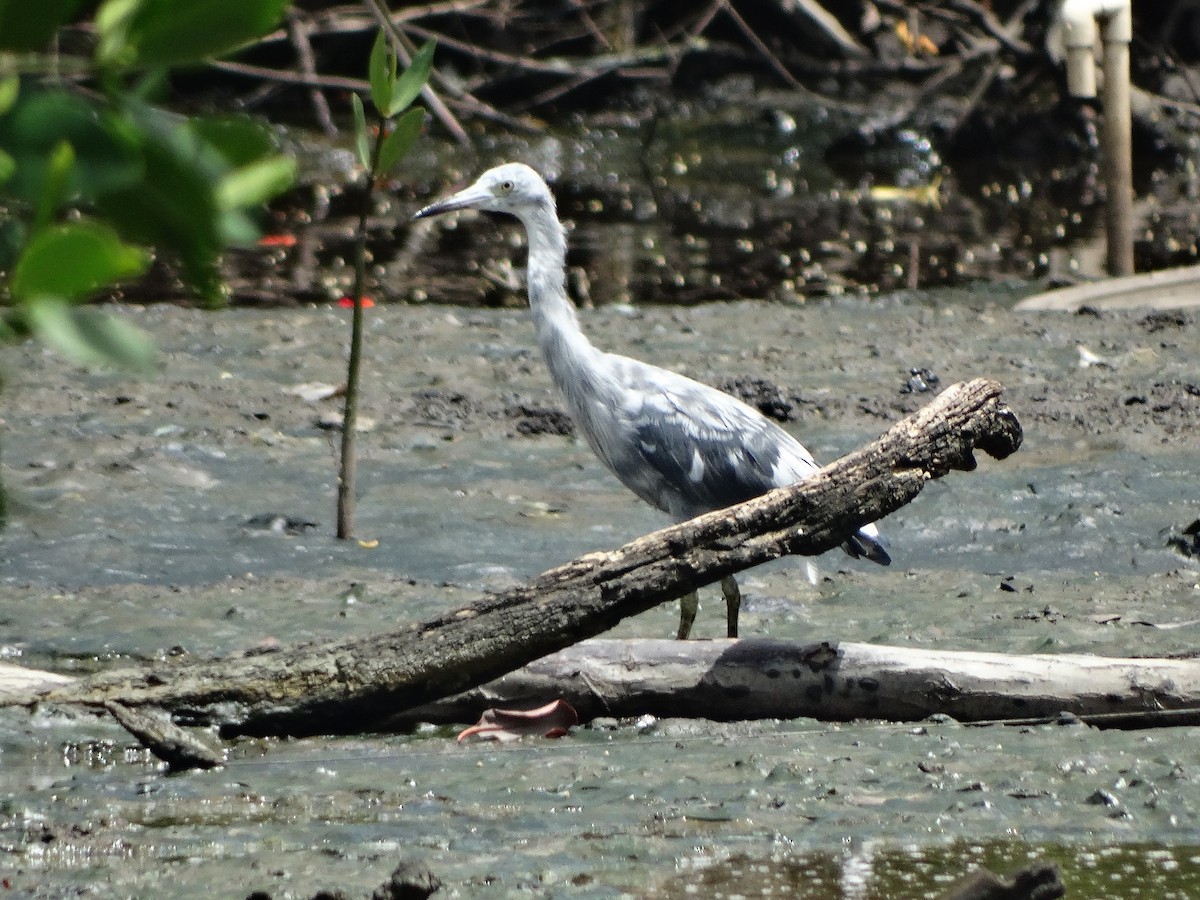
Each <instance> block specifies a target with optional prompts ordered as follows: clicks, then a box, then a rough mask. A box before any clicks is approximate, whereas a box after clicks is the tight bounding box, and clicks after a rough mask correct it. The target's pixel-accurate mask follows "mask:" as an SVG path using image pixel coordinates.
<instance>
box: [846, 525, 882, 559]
mask: <svg viewBox="0 0 1200 900" xmlns="http://www.w3.org/2000/svg"><path fill="white" fill-rule="evenodd" d="M842 549H843V550H845V551H846V552H847V553H849V554H850V555H851V556H852V557H854V558H855V559H869V560H870V561H871V562H873V563H878V564H879V565H881V566H886V565H890V564H891V562H892V558H891V557H890V556H888V552H887V549H886V548H885V547H884V544H883V538H882V537H881V536H880V534H879V529H878V528H876V527H875V526H874V525H864V526H863V527H862V528H860V529H859V530H858V531H856V532H854V534H852V535H850V538H849V540H847V541H846V543H844V544H842Z"/></svg>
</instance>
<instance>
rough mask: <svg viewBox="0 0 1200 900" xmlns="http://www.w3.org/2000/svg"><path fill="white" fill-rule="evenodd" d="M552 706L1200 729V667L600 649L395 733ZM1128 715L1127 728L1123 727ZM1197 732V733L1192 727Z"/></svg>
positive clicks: (491, 688) (415, 713)
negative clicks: (1067, 718)
mask: <svg viewBox="0 0 1200 900" xmlns="http://www.w3.org/2000/svg"><path fill="white" fill-rule="evenodd" d="M551 698H558V699H561V700H565V701H566V702H567V703H570V704H571V706H573V707H574V708H575V710H576V711H577V712H578V713H579V716H580V719H581V720H584V721H587V720H590V719H594V718H596V717H598V716H615V717H618V718H621V717H630V716H640V715H644V714H650V715H654V716H659V717H665V716H672V717H682V718H705V719H714V720H717V721H738V720H742V719H795V718H801V717H806V718H814V719H820V720H821V721H825V722H848V721H852V720H855V719H886V720H888V721H892V722H915V721H920V720H922V719H927V718H929V717H930V716H932V715H934V714H944V715H948V716H951V717H953V718H954V719H956V720H958V721H959V722H998V721H1013V720H1021V721H1023V722H1028V721H1036V720H1051V719H1057V718H1058V717H1059V716H1060V714H1062V713H1064V712H1065V713H1069V714H1070V715H1072V716H1075V717H1078V719H1082V720H1083V721H1089V720H1092V719H1095V723H1096V724H1101V725H1103V724H1111V725H1116V726H1124V727H1129V726H1130V725H1138V726H1146V725H1152V724H1169V725H1182V724H1188V723H1187V722H1185V721H1183V719H1182V718H1181V716H1179V715H1166V716H1162V717H1161V721H1156V714H1158V713H1162V712H1168V711H1169V712H1179V711H1185V710H1187V711H1191V712H1192V713H1193V718H1194V719H1195V720H1196V721H1197V722H1200V660H1196V659H1118V658H1111V657H1100V656H1084V655H1081V654H1070V653H1063V654H1034V655H1027V656H1017V655H1010V654H1004V653H981V652H970V651H948V650H930V649H924V648H917V647H888V646H881V645H878V644H861V643H852V642H849V641H842V642H819V643H799V642H796V641H783V640H774V639H770V638H749V639H743V640H716V641H668V640H650V639H644V640H592V641H584V642H582V643H579V644H576V645H575V646H573V647H568V648H567V649H565V650H561V651H559V652H558V653H554V654H552V655H550V656H547V657H544V658H542V659H539V660H536V661H535V662H532V663H530V664H529V665H527V666H525V667H523V668H521V669H518V670H517V671H515V672H510V673H509V674H507V675H505V676H503V677H501V678H498V679H496V680H495V681H492V682H489V683H488V684H485V685H480V686H479V687H477V688H473V689H472V690H470V691H466V692H464V693H462V694H458V695H456V696H454V697H447V698H445V699H443V700H439V701H437V702H435V703H431V704H426V705H424V706H418V707H414V708H413V709H410V710H406V711H405V712H404V713H402V714H400V715H398V716H395V717H393V718H392V719H391V721H390V722H389V725H390V726H392V727H395V728H404V727H409V726H411V725H413V724H416V723H417V722H442V723H447V722H470V721H474V720H475V719H476V718H478V717H479V714H480V711H481V710H484V709H487V708H492V707H497V708H505V709H513V708H516V709H521V708H527V707H530V706H537V705H539V704H542V703H545V702H546V701H547V700H549V699H551ZM1118 717H1122V718H1118ZM1192 724H1195V722H1193V723H1192Z"/></svg>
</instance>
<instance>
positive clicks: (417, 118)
mask: <svg viewBox="0 0 1200 900" xmlns="http://www.w3.org/2000/svg"><path fill="white" fill-rule="evenodd" d="M424 120H425V110H424V109H423V108H422V107H420V106H414V107H413V108H412V109H410V110H409V111H408V112H406V113H405V114H404V115H402V116H401V117H400V121H398V122H397V123H396V127H395V129H393V130H392V133H391V134H389V135H388V136H387V137H386V138H384V139H383V145H382V146H381V147H380V148H379V169H378V174H380V175H387V174H389V173H390V172H391V171H392V169H394V168H395V167H396V163H398V162H400V160H402V159H404V157H405V156H407V155H408V151H410V150H411V149H412V148H413V144H415V143H416V142H417V138H418V137H420V135H421V124H422V122H424Z"/></svg>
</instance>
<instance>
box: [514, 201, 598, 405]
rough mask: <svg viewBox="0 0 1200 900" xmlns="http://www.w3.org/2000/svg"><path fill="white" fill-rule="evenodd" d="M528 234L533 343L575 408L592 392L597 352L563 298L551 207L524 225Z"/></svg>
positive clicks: (561, 243) (563, 241)
mask: <svg viewBox="0 0 1200 900" xmlns="http://www.w3.org/2000/svg"><path fill="white" fill-rule="evenodd" d="M524 224H525V230H526V232H527V233H528V235H529V267H528V270H527V273H526V278H527V280H528V285H529V309H530V311H531V312H532V313H533V323H534V326H535V327H536V328H537V335H538V343H539V344H540V345H541V348H542V355H543V356H545V358H546V365H547V366H548V367H549V369H550V375H551V377H553V379H554V383H555V384H556V385H558V388H559V390H560V391H562V393H563V394H564V396H565V397H566V399H567V401H568V402H569V403H570V404H571V405H572V406H575V407H576V408H578V404H579V403H580V401H581V400H583V399H584V398H583V397H582V396H581V392H586V391H589V390H590V391H594V390H595V389H596V387H597V385H598V383H599V382H598V380H597V379H595V378H593V377H592V376H593V375H594V374H595V373H596V365H597V362H598V360H599V357H600V352H599V351H598V350H597V349H596V348H595V347H593V346H592V344H591V342H590V341H589V340H588V339H587V336H586V335H585V334H584V333H583V330H582V329H581V328H580V327H579V317H578V316H577V315H576V313H575V307H574V305H573V304H572V303H571V301H570V300H569V299H568V298H567V290H566V257H567V238H566V234H565V232H564V231H563V227H562V225H561V224H560V223H559V221H558V217H557V215H555V213H554V207H553V206H551V207H549V209H542V210H538V213H537V215H534V216H530V217H529V218H528V219H526V220H525V223H524Z"/></svg>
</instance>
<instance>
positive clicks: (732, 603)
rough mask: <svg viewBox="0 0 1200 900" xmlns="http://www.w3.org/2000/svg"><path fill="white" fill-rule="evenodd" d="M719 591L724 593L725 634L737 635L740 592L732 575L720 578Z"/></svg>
mask: <svg viewBox="0 0 1200 900" xmlns="http://www.w3.org/2000/svg"><path fill="white" fill-rule="evenodd" d="M721 593H722V594H724V595H725V636H726V637H731V638H735V637H737V622H738V610H740V609H741V608H742V592H741V591H740V590H738V583H737V580H736V579H735V578H734V577H733V576H732V575H726V576H725V577H724V578H722V579H721Z"/></svg>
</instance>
